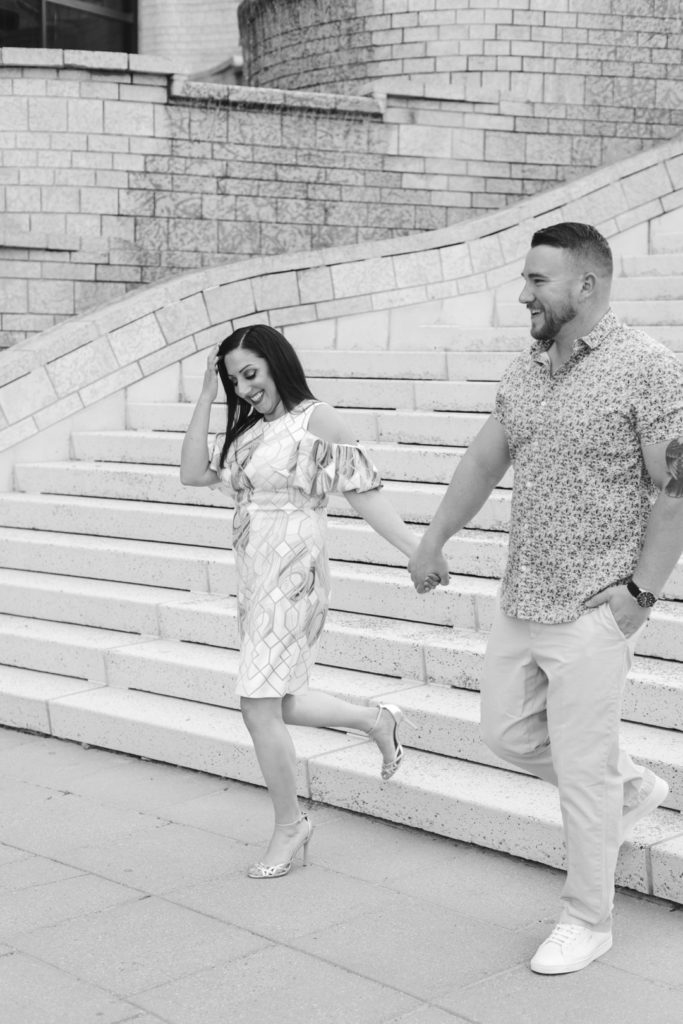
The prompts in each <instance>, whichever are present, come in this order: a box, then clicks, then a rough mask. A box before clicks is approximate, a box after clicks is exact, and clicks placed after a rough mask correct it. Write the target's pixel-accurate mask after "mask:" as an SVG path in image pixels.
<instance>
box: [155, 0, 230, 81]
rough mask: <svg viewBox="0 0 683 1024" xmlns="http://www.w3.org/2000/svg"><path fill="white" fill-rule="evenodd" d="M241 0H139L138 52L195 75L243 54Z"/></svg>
mask: <svg viewBox="0 0 683 1024" xmlns="http://www.w3.org/2000/svg"><path fill="white" fill-rule="evenodd" d="M238 6H239V0H202V3H201V5H200V8H201V10H200V11H199V12H198V10H197V0H139V4H138V50H139V52H140V53H142V54H150V55H153V56H156V57H166V58H167V59H168V60H169V61H171V62H172V64H173V67H174V69H175V70H176V71H186V72H188V73H194V72H197V71H205V70H207V69H208V68H211V67H214V66H215V65H217V64H221V63H223V62H224V61H226V60H227V59H228V58H229V57H232V56H234V55H235V54H237V53H239V51H240V40H239V29H238V25H237V8H238Z"/></svg>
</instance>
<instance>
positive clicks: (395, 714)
mask: <svg viewBox="0 0 683 1024" xmlns="http://www.w3.org/2000/svg"><path fill="white" fill-rule="evenodd" d="M383 711H387V712H388V713H389V714H390V715H391V717H392V718H393V720H394V757H393V760H392V761H384V762H383V764H382V780H383V781H384V782H386V781H387V779H390V778H391V776H392V775H394V774H395V773H396V772H397V771H398V769H399V768H400V767H401V761H402V760H403V747H402V746H401V744H400V741H399V738H398V728H399V726H400V725H401V723H402V722H405V723H406V725H409V726H411V727H412V728H413V729H414V728H415V723H414V722H411V721H410V719H409V718H408V717H407V716H406V715H405V714H404V713H403V711H401V709H400V708H397V707H396V705H395V704H379V705H378V707H377V718H376V719H375V724H374V725H373V727H372V729H370V731H369V732H368V736H370V737H371V738H372V739H375V735H374V734H375V732H376V731H377V726H378V725H379V720H380V717H381V714H382V712H383Z"/></svg>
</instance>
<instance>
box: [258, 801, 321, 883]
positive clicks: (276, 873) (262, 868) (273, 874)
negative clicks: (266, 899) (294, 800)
mask: <svg viewBox="0 0 683 1024" xmlns="http://www.w3.org/2000/svg"><path fill="white" fill-rule="evenodd" d="M302 821H305V822H306V835H305V836H304V837H303V839H302V840H301V842H300V843H298V844H297V846H296V847H295V848H294V849H293V850H292V856H291V857H290V858H289V860H287V861H283V862H282V864H264V863H263V861H260V860H258V861H256V863H255V864H252V865H251V867H250V868H249V870H248V871H247V876H248V877H249V878H282V876H283V875H287V874H289V872H290V870H291V868H292V862H293V860H294V858H295V857H296V855H297V853H298V852H299V850H300V849H301V848H302V847H303V862H304V867H306V865H307V864H308V844H309V843H310V841H311V836H312V835H313V825H312V824H311V823H310V821H309V820H308V816H307V815H306V814H302V815H301V817H300V818H297V819H296V821H289V822H286V823H285V824H284V825H276V826H275V828H291V827H292V825H299V824H300V823H301V822H302Z"/></svg>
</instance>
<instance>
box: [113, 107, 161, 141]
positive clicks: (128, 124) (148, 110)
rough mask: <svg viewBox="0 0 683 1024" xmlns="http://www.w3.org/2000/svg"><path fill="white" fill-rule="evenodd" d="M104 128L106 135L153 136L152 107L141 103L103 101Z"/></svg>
mask: <svg viewBox="0 0 683 1024" xmlns="http://www.w3.org/2000/svg"><path fill="white" fill-rule="evenodd" d="M104 130H105V132H106V133H107V134H108V135H122V136H125V137H129V136H131V135H148V136H151V137H153V136H154V108H153V107H151V106H147V105H146V104H143V103H130V102H123V101H121V100H117V101H115V102H114V101H112V100H105V101H104Z"/></svg>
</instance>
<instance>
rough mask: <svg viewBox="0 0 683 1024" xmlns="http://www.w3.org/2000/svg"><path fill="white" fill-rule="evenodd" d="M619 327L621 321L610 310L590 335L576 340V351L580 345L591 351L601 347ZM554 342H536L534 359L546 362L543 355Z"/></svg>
mask: <svg viewBox="0 0 683 1024" xmlns="http://www.w3.org/2000/svg"><path fill="white" fill-rule="evenodd" d="M618 327H619V321H618V320H617V318H616V317H615V315H614V313H613V312H612V310H611V309H608V310H607V312H606V313H605V315H604V316H603V317H601V318H600V320H598V322H597V324H596V325H595V327H594V328H593V330H592V331H589V333H588V334H586V335H584V336H583V337H581V338H577V339H576V341H575V342H574V350H575V351H576V350H577V349H578V346H579V344H583V345H585V346H586V348H589V349H594V348H597V347H598V345H601V344H602V343H603V341H604V340H605V338H607V337H608V336H609V335H610V334H611V333H612V331H616V329H617V328H618ZM554 340H555V339H554V338H550V340H548V339H545V340H543V341H540V340H539V341H534V342H533V344H532V346H531V355H532V357H533V358H534V359H535V360H536V361H537V362H539V363H540V362H544V360H543V355H544V353H545V352H547V351H548V349H549V348H550V346H551V345H552V344H553V342H554Z"/></svg>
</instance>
